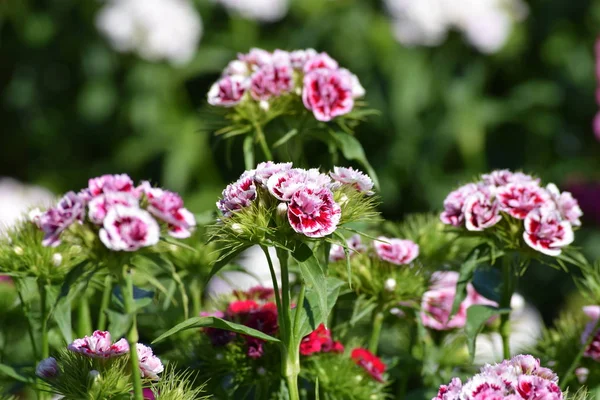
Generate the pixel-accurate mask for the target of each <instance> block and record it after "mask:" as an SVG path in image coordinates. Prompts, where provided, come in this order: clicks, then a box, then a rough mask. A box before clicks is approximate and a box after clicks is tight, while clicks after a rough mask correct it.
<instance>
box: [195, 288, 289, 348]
mask: <svg viewBox="0 0 600 400" xmlns="http://www.w3.org/2000/svg"><path fill="white" fill-rule="evenodd" d="M236 295H237V296H238V297H241V299H239V300H234V301H232V302H230V303H229V304H228V306H227V309H226V311H225V312H221V311H217V312H213V313H202V314H201V315H202V316H215V317H219V318H223V319H226V320H228V321H233V322H235V323H238V324H242V325H245V326H247V327H249V328H253V329H256V330H259V331H261V332H264V333H266V334H267V335H271V336H274V335H275V334H277V332H278V330H279V326H278V324H277V305H276V304H275V303H273V302H272V301H269V300H272V299H273V290H272V289H269V288H262V287H256V288H252V289H250V290H249V291H248V292H245V293H244V292H236ZM204 332H205V333H206V334H207V335H208V337H209V339H210V341H211V343H212V344H213V345H214V346H224V345H227V344H229V343H231V342H232V341H234V340H236V338H238V335H236V334H235V333H233V332H230V331H225V330H223V329H217V328H205V329H204ZM241 339H242V340H243V341H244V343H245V345H246V346H247V355H248V357H250V358H260V357H262V355H263V354H264V341H263V340H261V339H257V338H255V337H251V336H245V335H244V336H243V337H241Z"/></svg>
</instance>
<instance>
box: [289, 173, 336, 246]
mask: <svg viewBox="0 0 600 400" xmlns="http://www.w3.org/2000/svg"><path fill="white" fill-rule="evenodd" d="M341 215H342V210H341V208H340V206H339V204H337V203H336V202H335V201H334V200H333V193H331V190H329V189H327V188H324V187H319V186H316V185H307V186H304V187H302V188H301V189H299V190H298V191H296V192H295V193H294V195H293V196H292V199H291V201H290V203H289V205H288V221H289V222H290V225H291V226H292V229H294V231H296V232H298V233H300V234H303V235H305V236H308V237H311V238H319V237H324V236H327V235H329V234H331V233H333V232H334V231H335V230H336V228H337V225H338V223H339V222H340V218H341Z"/></svg>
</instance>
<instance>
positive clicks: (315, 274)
mask: <svg viewBox="0 0 600 400" xmlns="http://www.w3.org/2000/svg"><path fill="white" fill-rule="evenodd" d="M298 266H299V267H300V274H301V275H302V278H303V279H304V281H305V282H306V283H307V286H308V288H310V289H312V293H314V295H315V296H316V299H317V305H318V307H319V309H320V310H328V309H329V308H328V307H327V295H328V292H327V270H326V269H325V268H324V266H322V265H321V263H320V262H319V260H318V259H317V257H315V256H314V255H312V256H311V257H309V258H308V259H306V260H305V261H298ZM321 322H322V321H321ZM317 325H318V324H317Z"/></svg>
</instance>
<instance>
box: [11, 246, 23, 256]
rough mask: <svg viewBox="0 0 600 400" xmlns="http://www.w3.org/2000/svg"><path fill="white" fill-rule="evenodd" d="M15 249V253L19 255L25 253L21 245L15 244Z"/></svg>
mask: <svg viewBox="0 0 600 400" xmlns="http://www.w3.org/2000/svg"><path fill="white" fill-rule="evenodd" d="M13 250H14V251H15V254H16V255H18V256H22V255H23V253H24V251H23V248H22V247H19V246H15V247H14V249H13Z"/></svg>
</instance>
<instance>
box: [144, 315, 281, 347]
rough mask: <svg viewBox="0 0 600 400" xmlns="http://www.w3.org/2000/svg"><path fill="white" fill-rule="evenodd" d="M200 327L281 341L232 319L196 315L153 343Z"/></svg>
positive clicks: (275, 341)
mask: <svg viewBox="0 0 600 400" xmlns="http://www.w3.org/2000/svg"><path fill="white" fill-rule="evenodd" d="M198 328H217V329H223V330H226V331H231V332H235V333H240V334H242V335H248V336H252V337H255V338H258V339H262V340H265V341H267V342H272V343H279V342H280V341H279V339H277V338H274V337H273V336H269V335H267V334H266V333H263V332H261V331H259V330H256V329H252V328H249V327H247V326H244V325H240V324H236V323H234V322H231V321H226V320H224V319H221V318H217V317H194V318H190V319H188V320H186V321H183V322H182V323H180V324H177V325H175V326H174V327H173V328H171V329H169V330H168V331H167V332H165V333H163V334H162V335H160V336H159V337H158V338H156V339H155V340H154V341H153V342H152V344H154V343H158V342H162V341H163V340H165V339H166V338H168V337H169V336H172V335H174V334H176V333H179V332H181V331H184V330H187V329H198Z"/></svg>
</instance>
